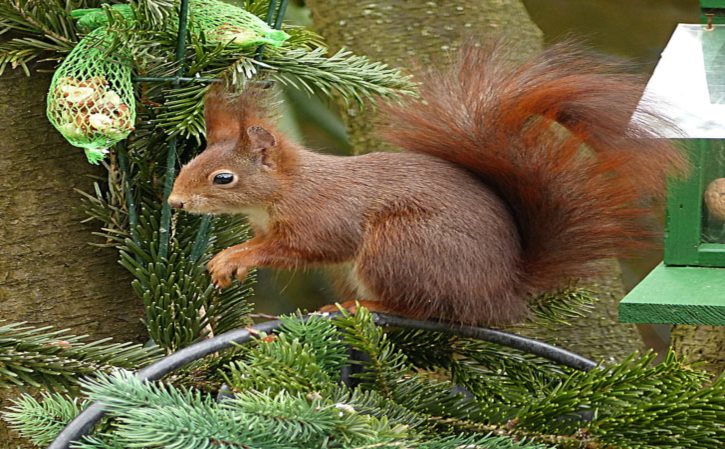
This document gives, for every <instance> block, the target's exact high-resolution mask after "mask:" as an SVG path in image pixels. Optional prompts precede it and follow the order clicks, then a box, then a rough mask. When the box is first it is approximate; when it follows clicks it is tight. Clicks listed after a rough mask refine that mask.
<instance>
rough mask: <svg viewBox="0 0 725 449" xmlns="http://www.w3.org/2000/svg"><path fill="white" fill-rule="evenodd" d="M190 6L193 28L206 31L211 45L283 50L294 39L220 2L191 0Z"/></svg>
mask: <svg viewBox="0 0 725 449" xmlns="http://www.w3.org/2000/svg"><path fill="white" fill-rule="evenodd" d="M189 6H190V19H191V20H190V24H189V25H190V26H191V27H192V29H195V30H197V31H203V32H204V34H205V35H206V38H207V39H208V40H209V41H210V42H218V43H221V44H227V45H233V46H238V47H242V48H244V47H252V46H258V45H263V44H264V45H272V46H275V47H279V46H280V45H282V44H283V43H284V41H286V40H287V39H289V37H290V36H289V34H287V33H285V32H284V31H281V30H275V29H273V28H271V27H270V26H269V25H267V23H266V22H265V21H264V20H262V19H260V18H259V17H257V16H255V15H254V14H252V13H250V12H247V11H245V10H244V9H242V8H239V7H237V6H234V5H230V4H228V3H224V2H222V1H219V0H191V1H190V2H189Z"/></svg>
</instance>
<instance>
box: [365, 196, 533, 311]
mask: <svg viewBox="0 0 725 449" xmlns="http://www.w3.org/2000/svg"><path fill="white" fill-rule="evenodd" d="M465 213H466V211H465V210H463V211H462V212H461V215H462V217H463V218H459V219H458V220H457V221H456V220H451V219H450V217H446V216H443V215H437V214H428V215H425V216H420V215H418V214H415V213H399V214H388V215H386V216H385V217H381V219H380V220H378V221H376V222H374V223H370V227H369V228H368V229H367V232H366V234H365V236H364V239H363V245H362V247H361V250H360V252H359V253H358V256H357V259H356V263H355V266H354V270H355V273H354V275H355V278H357V279H358V280H359V282H360V284H361V285H362V287H363V288H364V291H366V292H367V294H366V295H361V297H368V298H374V299H376V300H377V301H378V304H379V307H380V308H383V309H387V310H391V311H393V310H394V311H395V312H394V313H395V314H397V315H402V316H405V317H408V318H414V319H422V320H427V319H439V320H443V321H450V322H455V323H461V324H499V323H504V322H512V321H514V320H516V319H518V318H520V317H521V316H523V315H524V314H525V311H526V303H525V301H524V300H523V298H521V297H518V296H517V295H516V292H517V284H516V283H517V282H518V269H517V265H518V253H519V248H518V242H517V240H516V236H515V235H509V233H510V232H511V231H510V228H511V226H508V223H505V222H504V223H502V222H501V221H502V220H501V219H500V218H499V217H498V216H495V215H491V214H489V215H486V216H483V217H478V216H475V215H474V216H473V217H471V218H470V219H467V217H465ZM497 234H499V235H497Z"/></svg>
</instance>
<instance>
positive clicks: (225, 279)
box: [207, 251, 249, 288]
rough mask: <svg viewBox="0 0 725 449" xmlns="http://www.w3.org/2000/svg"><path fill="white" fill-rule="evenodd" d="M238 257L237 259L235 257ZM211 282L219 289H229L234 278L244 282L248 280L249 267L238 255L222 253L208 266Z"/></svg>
mask: <svg viewBox="0 0 725 449" xmlns="http://www.w3.org/2000/svg"><path fill="white" fill-rule="evenodd" d="M235 256H236V257H235ZM207 269H208V270H209V274H211V280H212V282H213V283H214V285H216V286H217V287H218V288H227V287H229V286H230V285H232V280H233V278H237V279H238V280H239V282H244V279H246V278H247V272H248V271H249V265H248V263H246V261H245V260H244V258H242V257H239V255H238V254H236V253H232V252H227V253H225V252H224V251H222V252H221V253H219V254H217V255H216V256H214V258H212V260H211V261H210V262H209V264H208V265H207Z"/></svg>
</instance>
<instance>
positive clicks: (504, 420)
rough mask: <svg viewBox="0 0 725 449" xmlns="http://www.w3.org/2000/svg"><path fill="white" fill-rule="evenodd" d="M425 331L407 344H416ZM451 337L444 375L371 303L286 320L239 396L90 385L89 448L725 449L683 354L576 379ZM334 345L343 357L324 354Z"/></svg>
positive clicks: (718, 423)
mask: <svg viewBox="0 0 725 449" xmlns="http://www.w3.org/2000/svg"><path fill="white" fill-rule="evenodd" d="M331 326H333V327H334V329H335V332H333V330H332V329H333V327H331ZM428 336H429V337H430V339H431V340H432V341H434V342H436V341H439V340H441V339H442V338H444V337H442V336H441V335H440V334H429V335H428ZM424 337H425V333H422V334H418V333H416V334H415V335H412V336H408V338H407V339H405V338H396V339H395V340H396V341H397V342H400V346H401V348H405V349H406V350H409V349H411V348H413V347H416V346H417V347H423V346H420V345H419V344H418V343H416V342H417V340H419V339H422V338H424ZM445 338H449V340H448V342H447V343H446V344H443V345H442V347H444V348H448V350H450V351H451V355H450V357H449V361H448V362H447V364H445V365H444V367H441V366H436V365H435V364H431V363H428V362H429V360H426V359H425V358H423V359H419V358H416V357H411V358H408V357H407V356H406V355H405V354H404V353H403V352H402V350H401V349H400V348H398V347H396V345H395V344H393V342H392V339H391V338H390V337H389V336H388V335H387V334H386V333H385V332H384V330H383V329H381V328H380V327H378V326H375V325H374V323H373V321H372V317H371V315H370V314H369V313H368V312H367V311H366V310H364V309H360V310H359V311H358V313H357V314H356V315H355V316H351V315H345V316H342V317H340V318H336V319H334V320H333V321H332V322H326V321H324V320H323V318H322V317H320V316H313V317H310V318H309V320H308V321H304V318H302V317H299V316H294V317H286V318H284V326H283V328H282V329H281V330H280V332H279V334H277V335H260V338H259V339H258V340H255V341H254V342H253V343H252V345H251V347H247V349H246V350H244V351H236V352H233V353H232V354H233V356H234V357H239V359H238V360H233V361H232V362H231V363H230V364H229V365H228V366H227V367H226V368H224V371H225V373H226V381H227V382H228V383H229V386H230V387H231V389H232V391H234V392H235V394H234V395H233V396H232V397H231V398H224V399H220V400H217V399H215V398H214V397H213V396H212V395H211V394H207V393H202V392H201V391H199V390H197V389H194V388H189V387H186V386H174V385H169V384H162V383H158V382H141V381H140V380H139V379H138V378H136V377H135V376H133V375H131V374H130V373H127V372H124V371H118V372H115V373H113V374H103V375H101V376H100V377H99V378H97V379H95V380H87V381H85V382H84V387H85V389H86V391H87V393H88V396H89V399H91V400H94V401H101V402H102V403H103V404H105V406H106V407H107V408H108V410H109V412H110V416H111V417H112V418H113V420H112V427H111V428H107V429H109V430H107V431H106V433H104V434H99V435H95V436H93V437H92V438H91V439H88V440H86V442H85V443H83V446H82V447H86V448H91V447H94V448H119V447H149V446H159V447H174V448H182V447H183V448H194V449H196V448H209V447H213V446H214V447H215V445H217V446H218V445H221V446H222V447H230V448H237V447H248V448H256V447H265V448H270V447H271V448H276V447H286V448H312V447H329V448H333V447H335V448H337V447H339V448H348V447H349V448H352V447H358V448H359V447H442V448H446V449H448V448H450V449H453V448H458V447H461V444H468V443H465V442H475V443H471V444H480V445H481V447H486V448H499V447H500V448H527V449H530V448H543V447H548V446H551V445H554V446H556V447H558V448H561V449H574V448H582V447H587V448H608V449H625V448H642V449H644V448H649V447H658V448H664V449H681V448H684V447H687V448H693V449H705V448H707V449H714V448H715V447H717V444H718V442H720V441H723V437H725V435H724V434H723V432H724V431H725V429H724V427H723V425H722V423H723V422H724V421H725V419H724V418H725V403H724V402H725V394H724V393H725V381H724V380H723V378H720V379H712V378H711V377H710V376H709V375H708V374H706V373H705V372H701V371H699V370H696V369H693V368H691V367H689V366H687V365H685V364H684V363H683V362H682V361H681V360H679V359H677V358H676V357H674V356H673V355H669V356H668V357H666V359H665V360H664V362H662V363H661V364H659V365H654V364H653V358H654V356H653V355H645V356H637V355H633V356H632V357H631V358H630V359H628V360H627V361H625V362H623V363H621V364H616V365H612V366H606V367H602V368H600V369H594V370H592V371H589V372H575V371H571V370H568V369H566V370H563V369H561V368H560V367H556V366H555V365H552V364H551V363H549V362H540V363H529V362H530V361H531V360H530V359H529V356H520V357H519V358H516V357H510V358H508V359H506V360H504V361H496V360H495V354H496V351H495V350H494V349H492V348H490V347H488V346H487V345H488V344H487V343H482V342H479V344H480V345H482V346H481V347H476V345H475V344H473V343H474V342H470V341H465V339H456V338H452V337H445ZM321 341H325V342H327V343H329V344H330V345H331V346H332V349H331V351H327V352H326V351H324V350H323V351H320V352H319V354H318V352H317V350H315V349H314V348H316V347H317V348H319V347H321V346H319V343H320V342H321ZM464 341H465V343H464ZM406 342H407V343H406ZM444 343H445V342H444ZM315 345H318V346H315ZM344 345H348V346H350V347H351V349H354V351H348V352H345V351H344ZM295 354H297V355H298V357H295ZM342 354H346V359H345V360H343V361H342V365H349V364H351V363H354V364H357V365H360V366H359V368H361V369H362V373H358V374H357V375H356V376H354V377H355V378H356V379H357V380H358V381H359V383H357V384H356V385H353V386H349V385H347V384H345V383H343V382H342V381H341V378H340V377H339V376H338V375H337V374H338V373H337V372H333V371H332V369H331V368H334V369H335V370H337V369H338V368H341V366H340V365H341V357H342ZM316 355H318V357H316ZM225 357H226V356H225ZM436 358H437V357H436ZM436 358H434V359H436ZM222 359H224V357H222ZM418 360H422V361H423V362H424V364H425V365H426V366H425V368H423V367H421V366H416V365H415V364H414V363H413V362H415V361H418ZM527 364H528V365H531V366H529V367H528V368H526V369H524V368H523V367H524V366H526V365H527ZM366 371H367V372H366ZM230 372H235V374H234V375H230V374H229V373H230ZM507 376H511V377H512V378H513V379H514V380H510V381H506V380H505V378H506V377H507ZM181 379H183V376H182V377H177V378H176V380H177V381H178V380H181ZM452 380H453V381H455V382H456V383H457V384H458V385H455V384H454V383H452V382H451V381H452ZM285 381H286V382H287V384H286V385H285ZM455 391H461V392H463V394H460V393H455ZM27 409H28V413H27V414H25V413H23V410H22V407H21V409H19V410H18V411H16V413H15V415H14V416H15V423H16V426H17V427H18V428H19V429H23V428H25V429H29V428H30V427H27V426H26V427H22V425H25V424H28V425H29V424H30V423H34V422H37V420H38V418H37V416H36V415H34V414H33V410H36V409H37V407H36V406H35V405H33V404H32V403H31V405H30V406H28V407H27ZM24 423H25V424H24ZM24 432H27V430H25V431H24ZM494 435H495V436H494Z"/></svg>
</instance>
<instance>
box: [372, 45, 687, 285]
mask: <svg viewBox="0 0 725 449" xmlns="http://www.w3.org/2000/svg"><path fill="white" fill-rule="evenodd" d="M506 46H507V43H505V42H499V43H497V44H494V45H491V46H488V47H481V46H476V45H473V44H469V45H467V46H466V47H465V48H464V49H463V50H462V51H461V52H460V55H459V57H458V59H457V61H456V62H454V63H452V65H451V67H450V70H449V71H445V72H439V73H432V74H429V75H428V76H427V77H426V78H425V79H424V81H423V84H422V86H421V97H422V101H421V102H420V103H419V104H415V105H410V104H409V105H402V106H392V107H390V108H389V110H388V113H389V117H390V122H391V123H390V125H389V128H388V132H386V138H387V140H389V141H390V142H391V143H393V144H396V145H398V146H400V147H402V148H403V149H405V150H407V151H412V152H418V153H426V154H429V155H433V156H435V157H438V158H441V159H445V160H448V161H450V162H453V163H455V164H457V165H459V166H462V167H465V168H467V169H468V170H470V171H472V172H474V173H475V174H477V175H478V176H479V177H480V178H481V180H482V182H484V183H485V184H486V185H488V186H490V187H491V188H493V189H495V190H496V191H497V192H498V193H499V194H500V196H501V197H502V198H504V199H505V201H506V202H507V203H508V204H509V206H510V208H511V210H512V212H513V214H514V216H515V218H516V220H517V223H518V226H519V232H520V235H521V239H522V255H521V260H522V267H521V272H522V275H523V279H522V284H523V285H521V287H522V292H525V293H527V294H539V293H541V292H544V291H549V290H552V289H556V288H559V287H561V286H562V285H564V284H565V283H566V282H569V281H570V280H572V279H577V278H582V277H587V276H590V275H592V274H595V270H594V268H593V266H592V264H591V262H593V261H596V260H599V259H603V258H609V257H613V256H618V255H622V254H626V253H628V252H630V253H631V251H632V250H633V249H637V248H642V247H643V243H645V242H646V241H647V240H646V239H647V237H651V223H650V225H649V226H648V224H647V220H644V218H645V217H646V216H647V215H648V214H650V213H651V200H652V199H653V198H661V197H662V196H663V195H664V191H665V179H666V176H667V175H668V174H674V175H682V174H683V173H685V172H686V170H687V161H686V158H685V157H684V156H683V154H681V152H680V151H678V150H677V149H676V148H675V147H674V146H673V145H672V143H671V142H670V141H668V140H666V139H663V138H659V137H660V134H661V133H662V132H663V131H664V130H665V129H666V127H668V126H669V124H668V123H667V121H666V120H664V119H662V118H660V117H658V116H657V114H656V113H654V112H653V111H652V110H646V109H645V108H642V109H641V110H640V111H639V112H638V114H637V116H636V117H637V118H636V119H635V120H632V113H633V111H634V110H635V107H636V106H637V104H638V102H639V99H640V97H641V94H642V90H643V87H644V85H643V83H642V82H641V79H640V77H638V76H633V75H628V74H626V73H624V71H623V70H622V69H621V67H618V66H617V65H616V64H613V63H609V62H607V61H602V60H601V59H598V58H596V57H593V56H590V55H588V54H587V53H586V52H584V51H581V50H579V49H577V48H576V46H574V45H571V44H568V43H563V44H558V45H555V46H553V47H551V48H549V49H548V50H545V51H543V52H542V53H540V54H538V55H537V56H535V57H533V58H532V59H529V60H527V61H525V62H524V63H521V64H516V63H513V62H512V56H511V53H510V52H508V51H506V48H505V47H506Z"/></svg>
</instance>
